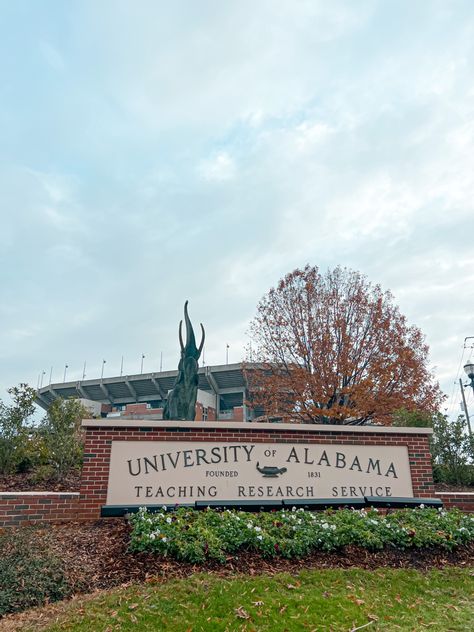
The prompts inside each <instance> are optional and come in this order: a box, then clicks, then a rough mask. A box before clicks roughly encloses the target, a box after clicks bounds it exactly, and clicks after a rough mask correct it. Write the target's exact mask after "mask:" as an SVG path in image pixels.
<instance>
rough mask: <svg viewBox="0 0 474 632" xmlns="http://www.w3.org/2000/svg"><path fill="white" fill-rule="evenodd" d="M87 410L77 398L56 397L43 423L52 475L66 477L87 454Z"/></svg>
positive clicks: (41, 429)
mask: <svg viewBox="0 0 474 632" xmlns="http://www.w3.org/2000/svg"><path fill="white" fill-rule="evenodd" d="M86 416H87V411H86V410H85V408H84V406H83V405H82V404H81V403H80V402H79V400H77V399H61V398H58V399H55V400H54V402H53V403H52V404H51V406H50V407H49V410H48V414H47V416H46V418H45V419H44V420H43V423H42V425H41V427H40V435H41V438H42V442H43V446H44V451H45V461H46V464H47V465H48V466H49V467H50V468H51V472H52V478H54V479H56V480H59V481H61V480H63V479H64V478H65V477H66V476H67V474H69V473H70V472H71V471H72V470H76V469H79V468H80V466H81V462H82V454H83V437H82V434H81V419H83V418H84V417H86Z"/></svg>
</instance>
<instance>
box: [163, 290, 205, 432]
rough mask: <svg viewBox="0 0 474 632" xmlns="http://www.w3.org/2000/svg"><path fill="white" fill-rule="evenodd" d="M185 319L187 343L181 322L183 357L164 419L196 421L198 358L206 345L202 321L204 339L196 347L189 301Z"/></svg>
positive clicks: (185, 310)
mask: <svg viewBox="0 0 474 632" xmlns="http://www.w3.org/2000/svg"><path fill="white" fill-rule="evenodd" d="M184 321H185V323H186V344H185V345H184V344H183V337H182V325H183V321H182V320H181V321H180V322H179V344H180V346H181V359H180V361H179V364H178V376H177V378H176V381H175V383H174V385H173V388H172V390H171V391H170V392H169V394H168V399H167V400H166V404H165V407H164V410H163V419H173V420H177V421H194V418H195V416H196V397H197V389H198V381H199V379H198V368H199V365H198V360H199V358H200V356H201V351H202V348H203V346H204V337H205V333H204V327H203V326H202V323H201V330H202V340H201V344H200V345H199V349H198V348H197V347H196V339H195V337H194V331H193V326H192V325H191V321H190V320H189V316H188V301H186V302H185V304H184Z"/></svg>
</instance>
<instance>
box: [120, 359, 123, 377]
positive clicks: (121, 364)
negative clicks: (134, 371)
mask: <svg viewBox="0 0 474 632" xmlns="http://www.w3.org/2000/svg"><path fill="white" fill-rule="evenodd" d="M122 373H123V356H122V361H121V362H120V377H122Z"/></svg>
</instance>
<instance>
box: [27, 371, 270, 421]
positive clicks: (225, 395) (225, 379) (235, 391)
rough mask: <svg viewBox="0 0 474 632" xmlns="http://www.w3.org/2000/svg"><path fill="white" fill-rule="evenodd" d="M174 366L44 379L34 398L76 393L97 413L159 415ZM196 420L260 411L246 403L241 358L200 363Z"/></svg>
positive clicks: (45, 404)
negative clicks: (57, 380) (233, 361)
mask: <svg viewBox="0 0 474 632" xmlns="http://www.w3.org/2000/svg"><path fill="white" fill-rule="evenodd" d="M177 374H178V372H177V371H163V372H154V373H140V374H138V375H121V376H119V377H107V378H97V379H92V380H81V381H74V382H63V383H58V384H49V385H48V386H44V387H43V388H40V389H39V390H38V392H37V397H36V401H37V403H38V404H39V405H40V406H41V407H42V408H44V409H46V410H47V409H48V408H49V406H50V405H51V403H52V402H53V401H54V400H55V399H57V398H58V397H60V398H63V399H67V398H70V397H77V398H78V399H81V400H82V401H83V403H84V404H85V406H86V407H87V408H88V409H89V410H90V411H91V414H93V415H94V416H96V417H111V418H114V417H129V418H130V417H131V418H133V417H137V418H142V417H143V416H144V415H145V416H148V415H150V416H151V417H152V418H155V419H161V418H162V412H163V407H164V405H165V401H166V398H167V396H168V393H169V391H170V390H171V389H172V388H173V384H174V381H175V379H176V376H177ZM198 379H199V384H198V395H197V403H196V421H206V420H209V421H215V420H226V421H232V420H234V421H252V420H253V419H254V418H256V417H258V416H260V415H261V414H262V413H263V411H259V410H252V409H250V408H248V406H247V405H246V401H247V400H248V388H247V383H246V380H245V375H244V370H243V365H242V363H237V364H224V365H218V366H205V367H200V369H199V372H198Z"/></svg>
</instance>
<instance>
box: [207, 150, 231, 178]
mask: <svg viewBox="0 0 474 632" xmlns="http://www.w3.org/2000/svg"><path fill="white" fill-rule="evenodd" d="M198 173H199V175H200V176H201V177H202V178H203V179H204V180H209V181H210V182H212V181H214V182H224V181H225V180H232V179H233V178H234V177H235V175H236V166H235V162H234V160H233V158H232V157H231V156H230V155H229V154H228V153H227V152H225V151H220V152H219V153H217V154H216V155H215V156H213V157H212V158H208V159H206V160H202V161H201V162H200V163H199V165H198Z"/></svg>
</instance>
